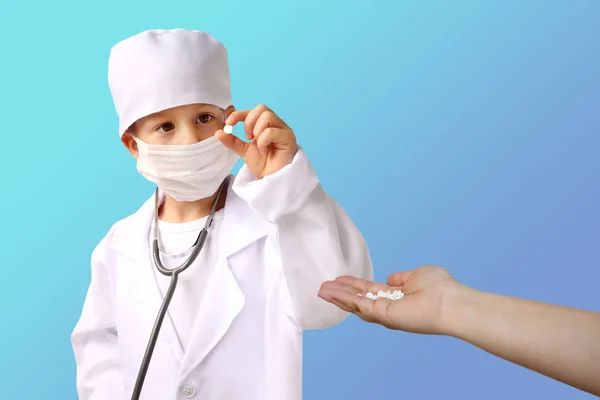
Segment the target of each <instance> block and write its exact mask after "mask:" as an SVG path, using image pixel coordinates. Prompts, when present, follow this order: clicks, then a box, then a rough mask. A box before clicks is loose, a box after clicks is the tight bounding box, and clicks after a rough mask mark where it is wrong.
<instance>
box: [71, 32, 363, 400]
mask: <svg viewBox="0 0 600 400" xmlns="http://www.w3.org/2000/svg"><path fill="white" fill-rule="evenodd" d="M108 75H109V86H110V89H111V93H112V97H113V100H114V103H115V107H116V110H117V114H118V116H119V134H120V135H121V140H122V142H123V143H124V144H125V146H126V147H127V149H128V150H129V151H130V152H131V154H132V155H133V156H134V157H135V158H136V159H137V169H138V171H139V172H140V173H141V174H142V175H143V176H144V177H146V178H147V179H148V180H150V181H151V182H153V183H155V184H156V185H157V187H158V190H157V193H156V198H155V197H154V195H153V196H152V197H151V198H150V199H149V200H148V201H147V202H146V203H145V204H144V205H142V207H141V208H140V209H139V210H138V211H137V212H135V213H134V214H133V215H131V216H129V217H128V218H125V219H123V220H121V221H119V222H117V223H116V224H115V225H114V226H113V227H112V228H111V229H110V231H109V233H108V234H107V235H106V236H105V237H104V238H103V239H102V240H101V241H100V243H99V244H98V246H97V248H96V249H95V250H94V252H93V254H92V272H91V274H92V277H91V284H90V287H89V290H88V293H87V296H86V299H85V303H84V306H83V311H82V314H81V317H80V320H79V322H78V323H77V326H76V327H75V329H74V332H73V334H72V344H73V349H74V353H75V359H76V363H77V388H78V393H79V398H80V399H82V400H124V399H128V398H131V396H132V393H133V391H134V387H135V386H136V380H137V377H138V371H139V370H140V366H141V364H142V359H143V358H144V353H145V351H146V346H147V343H148V340H149V337H150V333H151V332H152V330H153V326H154V323H155V319H156V315H157V313H158V311H159V308H160V307H161V304H162V303H163V299H164V297H165V296H166V294H167V291H168V287H169V281H170V278H169V277H168V276H165V275H163V274H162V273H161V272H159V271H158V269H157V265H158V264H159V263H162V264H163V265H164V267H165V268H168V269H172V268H177V267H178V266H180V265H181V264H183V263H184V262H185V261H186V260H187V259H188V258H189V257H190V254H191V253H193V252H194V250H195V249H196V247H197V246H200V245H201V243H198V238H199V236H198V235H199V232H200V231H201V230H202V228H203V227H204V226H205V224H206V223H207V220H208V221H210V220H212V223H209V224H208V236H207V238H206V241H205V242H204V245H203V246H202V247H201V250H200V252H199V253H198V256H197V258H196V260H195V261H194V262H193V264H192V265H191V266H190V267H189V268H188V269H186V270H185V271H184V272H182V273H181V275H180V276H179V277H178V283H177V286H176V290H175V292H174V295H173V297H172V301H171V303H170V305H169V307H168V312H167V314H166V316H165V319H164V323H163V324H162V328H161V329H160V331H159V335H158V339H157V341H156V344H155V347H154V349H153V353H152V357H151V359H150V363H149V367H148V370H147V374H146V375H145V380H144V381H143V390H142V391H141V398H142V399H157V400H158V399H160V400H168V399H176V398H177V399H179V398H198V399H210V400H217V399H222V400H237V399H240V400H241V399H243V400H269V399H273V400H296V399H301V383H302V376H301V371H302V332H303V331H304V330H306V329H322V328H327V327H331V326H333V325H335V324H338V323H340V322H341V321H342V320H344V318H346V316H347V315H348V313H346V312H344V311H341V310H339V309H338V308H337V307H335V306H334V305H332V304H329V303H327V302H325V301H323V300H321V299H320V298H318V296H317V294H318V291H319V288H320V286H321V283H322V282H324V281H327V280H331V279H334V278H335V277H337V276H339V275H354V276H360V277H363V278H365V279H372V276H373V271H372V266H371V260H370V257H369V252H368V249H367V246H366V244H365V242H364V240H363V238H362V236H361V234H360V232H359V231H358V230H357V228H356V227H355V225H354V224H353V223H352V221H351V220H350V218H349V217H348V215H347V214H346V213H345V212H344V210H343V209H342V208H341V207H340V206H339V205H338V204H337V203H336V202H335V201H334V200H333V199H332V198H331V197H329V196H328V195H327V194H326V193H325V192H324V190H323V188H322V187H321V186H320V184H319V181H318V178H317V176H316V174H315V172H314V170H313V169H312V167H311V165H310V163H309V161H308V160H307V158H306V155H305V154H304V152H303V151H302V149H301V148H300V147H299V146H298V145H297V143H296V138H295V135H294V132H293V131H292V130H291V128H290V127H288V126H287V125H286V124H285V122H283V121H282V120H281V119H280V118H279V117H278V116H277V115H276V114H275V113H274V112H273V111H271V110H270V109H269V108H267V107H265V106H258V107H256V108H254V109H253V110H243V111H236V110H235V109H234V107H233V106H232V104H231V94H230V78H229V67H228V61H227V54H226V50H225V48H224V46H223V45H222V44H221V43H220V42H218V41H217V40H216V39H214V38H213V37H211V36H209V35H208V34H206V33H204V32H201V31H190V30H183V29H175V30H152V31H146V32H142V33H140V34H138V35H135V36H133V37H131V38H129V39H126V40H124V41H122V42H120V43H118V44H117V45H115V46H114V47H113V49H112V50H111V54H110V59H109V73H108ZM238 122H243V125H244V130H245V132H246V137H247V139H248V140H249V142H244V141H242V140H240V139H238V138H237V137H235V136H233V135H229V134H226V133H225V132H224V131H223V128H224V126H225V125H226V124H227V125H229V126H233V125H235V124H236V123H238ZM238 157H241V158H242V159H243V161H244V164H245V165H244V166H243V167H242V169H241V170H240V172H239V174H238V175H237V176H236V177H235V178H233V177H231V178H230V177H229V174H230V171H231V169H232V168H233V166H234V164H235V162H236V160H237V159H238ZM221 188H223V190H222V191H221ZM217 198H218V199H219V201H216V199H217ZM155 201H157V202H158V203H157V205H158V210H157V211H156V210H155ZM213 205H214V206H215V210H216V212H214V214H213V213H211V210H213ZM155 215H156V216H157V217H158V233H157V234H158V239H157V240H158V241H157V243H158V246H157V249H158V250H157V251H158V258H159V263H157V262H156V259H155V258H154V257H156V256H155V255H154V254H153V245H152V238H153V237H154V236H153V235H154V222H155ZM199 242H202V240H199ZM134 397H135V396H134Z"/></svg>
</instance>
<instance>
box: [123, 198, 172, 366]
mask: <svg viewBox="0 0 600 400" xmlns="http://www.w3.org/2000/svg"><path fill="white" fill-rule="evenodd" d="M163 200H164V195H162V194H160V195H159V201H161V202H162V201H163ZM132 219H133V221H131V224H130V226H131V228H130V229H127V230H126V231H123V234H122V235H120V236H119V237H117V238H115V240H114V241H113V243H114V245H115V247H116V250H117V251H118V252H119V253H121V254H123V255H125V256H127V257H128V258H129V259H130V260H131V267H132V268H131V272H130V285H129V286H128V288H129V293H127V294H126V295H127V296H128V297H129V298H130V299H131V302H132V304H133V305H134V307H136V314H137V315H138V316H139V317H140V318H141V319H142V326H143V329H144V332H142V334H143V335H144V338H145V339H146V340H148V339H150V333H151V331H152V327H153V326H154V323H155V321H156V316H157V315H158V311H159V309H160V306H161V305H162V302H163V293H161V290H160V287H159V285H158V282H157V280H156V275H155V270H154V268H155V266H154V261H153V260H152V253H151V252H152V249H151V248H150V243H149V241H150V240H151V236H150V235H151V228H152V223H153V221H154V195H153V196H152V197H151V198H150V199H149V200H147V201H146V202H145V203H144V205H142V207H141V208H140V209H139V210H138V211H137V212H136V213H135V214H134V215H133V216H132ZM161 342H162V343H163V344H165V345H166V346H167V347H168V348H169V349H170V351H171V352H172V354H173V356H174V357H175V358H176V359H178V360H181V359H182V358H183V347H182V345H181V341H180V340H179V337H178V336H177V332H176V330H175V328H174V325H173V321H172V320H171V318H170V315H169V313H168V312H167V315H166V316H165V318H164V320H163V323H162V327H161V329H160V332H159V335H158V343H161ZM140 361H141V360H140Z"/></svg>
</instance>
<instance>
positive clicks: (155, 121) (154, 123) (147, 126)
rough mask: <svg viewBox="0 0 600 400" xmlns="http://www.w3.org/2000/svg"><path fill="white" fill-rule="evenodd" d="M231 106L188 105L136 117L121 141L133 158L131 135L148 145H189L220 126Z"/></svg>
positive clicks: (201, 139) (133, 148)
mask: <svg viewBox="0 0 600 400" xmlns="http://www.w3.org/2000/svg"><path fill="white" fill-rule="evenodd" d="M233 111H234V108H233V106H231V107H229V108H228V109H227V110H223V109H221V108H219V107H217V106H215V105H212V104H190V105H185V106H179V107H174V108H170V109H168V110H164V111H161V112H159V113H156V114H152V115H148V116H147V117H144V118H142V119H139V120H138V121H136V122H135V124H133V125H132V127H131V128H130V130H129V131H128V132H126V133H125V134H124V135H123V138H122V141H123V143H124V144H125V146H127V148H128V149H129V151H130V152H131V154H133V156H134V157H136V158H137V154H138V153H137V143H136V142H135V140H134V139H133V135H135V137H137V138H138V139H139V140H141V141H142V142H144V143H147V144H150V145H189V144H195V143H198V142H201V141H203V140H206V139H209V138H211V137H212V136H213V135H214V134H215V132H216V131H218V130H219V129H223V127H224V126H225V119H226V118H227V117H228V116H229V114H231V113H232V112H233Z"/></svg>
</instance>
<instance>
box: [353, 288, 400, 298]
mask: <svg viewBox="0 0 600 400" xmlns="http://www.w3.org/2000/svg"><path fill="white" fill-rule="evenodd" d="M357 295H358V296H362V294H360V293H357ZM365 297H368V298H369V299H371V300H377V299H389V300H400V299H401V298H403V297H404V292H403V291H402V290H394V291H393V292H392V291H391V290H388V291H387V292H384V291H383V290H380V291H379V292H377V294H374V293H371V292H368V293H367V294H366V295H365Z"/></svg>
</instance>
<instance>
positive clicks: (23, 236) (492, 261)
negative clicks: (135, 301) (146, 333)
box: [0, 0, 600, 400]
mask: <svg viewBox="0 0 600 400" xmlns="http://www.w3.org/2000/svg"><path fill="white" fill-rule="evenodd" d="M282 3H283V2H278V1H274V0H262V1H260V0H259V1H253V2H245V1H239V0H238V1H227V2H217V1H213V2H204V1H202V2H199V1H175V2H172V4H171V5H167V2H165V1H139V0H138V1H127V2H124V3H121V2H120V1H119V2H117V1H114V0H109V1H104V2H95V3H89V4H84V2H80V1H63V0H58V1H53V2H41V1H39V0H38V1H35V2H16V1H13V2H8V1H3V2H2V3H1V5H0V16H2V24H1V25H0V48H1V49H2V56H1V60H2V62H1V63H0V65H1V66H0V68H1V69H2V70H1V74H0V93H1V94H0V102H1V103H0V106H1V107H0V113H1V116H2V121H3V122H4V125H3V129H2V157H0V171H1V174H2V189H1V190H2V197H1V200H0V201H1V203H0V205H1V208H2V213H1V217H0V218H1V219H0V225H1V229H0V254H1V256H2V266H1V267H0V268H1V271H2V275H1V277H0V304H1V306H0V307H1V308H0V310H1V315H2V329H1V330H0V398H2V399H7V400H8V399H10V400H12V399H20V400H27V399H44V400H45V399H49V400H69V399H76V397H77V396H76V392H75V384H74V379H75V367H74V361H73V356H72V352H71V347H70V342H69V335H70V333H71V330H72V328H73V326H74V324H75V323H76V321H77V319H78V317H79V312H80V310H81V306H82V302H83V299H84V295H85V291H86V288H87V285H88V283H89V278H90V270H89V269H90V265H89V258H90V253H91V251H92V249H93V248H94V246H95V245H96V243H97V242H98V241H99V240H100V239H101V237H102V236H103V235H104V234H105V233H106V232H107V230H108V229H109V227H110V226H111V225H112V224H113V223H114V222H115V221H116V220H118V219H120V218H123V217H125V216H127V215H128V214H130V213H131V212H133V211H134V210H135V209H136V208H137V207H138V206H139V205H140V204H141V202H142V201H144V200H145V199H146V198H147V197H148V196H149V195H150V194H151V191H152V187H151V185H150V184H149V183H147V182H146V181H145V180H144V179H143V178H141V177H140V176H139V175H138V173H137V172H136V170H135V163H134V160H133V159H132V158H131V157H130V155H129V154H128V153H127V152H126V151H125V148H124V147H123V146H122V144H121V143H120V141H119V138H118V134H117V118H116V115H115V112H114V109H113V105H112V102H111V98H110V93H109V91H108V85H107V81H106V69H107V60H108V51H109V49H110V47H111V46H112V45H113V44H114V43H116V42H117V41H118V40H121V39H123V38H125V37H127V36H130V35H132V34H135V33H137V32H139V31H141V30H144V29H149V28H174V27H185V28H193V29H203V30H206V31H209V32H210V33H212V34H213V35H214V36H216V37H217V38H219V39H220V40H222V41H223V42H224V43H225V44H226V46H227V47H228V50H229V53H230V61H231V68H232V80H233V89H234V99H235V104H236V106H237V107H238V108H248V107H253V106H255V105H256V104H258V103H266V104H267V105H269V106H271V107H273V108H274V109H275V111H276V112H278V113H279V114H280V115H281V116H282V117H283V118H284V119H285V120H286V121H287V122H288V123H289V124H290V125H291V126H292V127H293V128H294V130H295V131H296V133H297V136H298V137H299V141H300V143H301V145H302V146H303V147H304V148H305V149H306V151H307V152H308V154H309V156H310V157H311V159H312V162H313V163H314V166H315V167H316V169H317V171H318V172H319V175H320V177H321V179H322V181H323V184H324V185H325V187H326V189H327V190H328V191H329V192H330V193H331V194H332V195H333V196H334V197H335V198H336V199H338V201H339V202H340V203H341V204H342V205H343V206H345V208H346V209H347V211H348V212H349V213H350V215H351V216H352V217H353V219H354V220H355V222H356V224H357V225H358V226H359V227H360V229H361V230H362V232H363V233H364V236H365V238H366V239H367V241H368V242H369V245H370V249H371V252H372V257H373V260H374V263H375V267H376V278H377V279H378V280H385V278H386V276H387V275H388V274H389V273H391V272H393V271H397V270H402V269H409V268H414V267H417V266H419V265H421V264H426V263H436V264H440V265H443V266H445V267H446V268H448V269H449V270H450V271H451V272H452V273H453V274H454V275H455V276H456V277H457V278H458V279H459V280H461V281H462V282H464V283H466V284H468V285H471V286H473V287H476V288H478V289H482V290H488V291H493V292H498V293H503V294H508V295H514V296H519V297H526V298H530V299H537V300H541V301H547V302H553V303H561V304H565V305H570V306H575V307H582V308H587V309H594V310H600V294H599V291H598V281H599V279H600V270H599V267H600V244H599V243H600V206H599V204H600V185H599V180H600V157H599V155H598V153H599V150H600V112H599V110H598V108H599V106H600V101H599V96H598V93H600V76H599V73H598V71H600V46H599V45H598V43H599V41H598V38H599V37H600V2H598V1H597V0H574V1H565V0H561V1H556V0H545V1H533V0H531V1H502V2H498V1H481V0H480V1H461V2H449V1H425V0H420V1H416V0H415V1H411V2H409V1H391V0H390V1H366V0H362V1H352V2H348V1H331V0H329V1H327V2H326V4H325V2H321V1H316V0H311V1H303V2H289V3H286V4H285V5H283V4H282ZM574 329H575V328H574ZM305 343H306V344H305V361H304V371H305V372H304V387H305V389H304V395H305V396H304V397H305V398H306V399H317V400H319V399H362V398H366V396H372V397H377V398H384V397H385V398H394V399H400V398H416V399H439V398H450V399H459V398H460V399H478V400H479V399H486V400H493V399H505V398H506V397H509V398H512V399H545V400H550V399H561V400H562V399H568V400H577V399H587V398H591V396H588V395H585V394H582V393H581V392H579V391H577V390H575V389H572V388H569V387H567V386H565V385H563V384H560V383H557V382H554V381H552V380H550V379H547V378H545V377H542V376H540V375H538V374H536V373H533V372H530V371H527V370H525V369H523V368H520V367H517V366H514V365H512V364H510V363H508V362H505V361H503V360H500V359H497V358H495V357H493V356H491V355H488V354H487V353H484V352H482V351H480V350H478V349H476V348H474V347H471V346H469V345H467V344H464V343H461V342H459V341H457V340H454V339H451V338H445V337H430V336H427V337H426V336H415V335H409V334H404V333H399V332H392V331H388V330H385V329H384V328H381V327H378V326H374V325H369V324H366V323H363V322H362V321H360V320H358V319H357V318H355V317H351V318H349V319H348V320H347V321H346V322H344V323H343V324H341V325H339V326H337V327H335V328H332V329H329V330H326V331H318V332H309V333H307V334H306V339H305ZM282 400H283V399H282Z"/></svg>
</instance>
